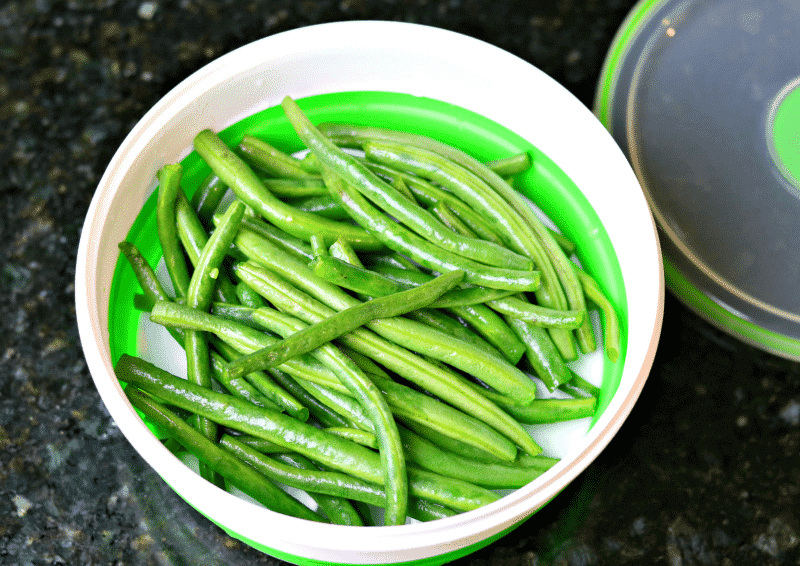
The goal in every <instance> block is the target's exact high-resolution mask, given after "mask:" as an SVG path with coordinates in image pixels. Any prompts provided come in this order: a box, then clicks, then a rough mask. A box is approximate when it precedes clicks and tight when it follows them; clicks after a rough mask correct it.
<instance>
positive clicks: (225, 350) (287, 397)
mask: <svg viewBox="0 0 800 566" xmlns="http://www.w3.org/2000/svg"><path fill="white" fill-rule="evenodd" d="M210 341H211V343H212V344H213V345H214V348H216V350H217V351H218V352H219V353H220V354H221V356H222V358H223V360H222V362H223V365H222V367H221V368H220V372H221V375H220V376H219V379H220V381H221V382H222V383H223V384H226V383H231V382H238V381H241V380H242V379H245V380H246V382H247V383H249V384H250V385H252V386H253V387H255V388H256V390H257V391H258V392H259V393H261V395H263V396H264V397H266V398H267V399H269V401H271V402H272V403H273V404H275V405H276V406H277V409H276V410H278V411H283V412H285V413H286V414H288V415H291V416H293V417H294V418H296V419H297V420H300V421H303V422H305V421H306V420H308V416H309V411H308V409H307V408H306V407H305V405H304V404H303V403H302V402H301V401H300V400H298V399H296V398H295V396H294V395H292V394H291V393H289V392H288V391H286V389H285V388H284V387H281V386H280V385H279V384H278V383H276V382H275V379H274V377H275V375H274V373H271V374H270V375H267V374H266V373H264V372H262V371H253V372H250V373H249V374H247V375H246V376H244V378H241V377H240V378H233V379H231V378H230V377H229V376H228V375H227V374H226V373H225V368H226V367H227V365H228V363H229V362H230V361H231V360H235V359H237V358H238V357H240V356H241V354H240V353H239V352H238V351H237V350H236V349H235V348H233V347H232V346H230V345H229V344H227V343H225V342H223V341H222V340H220V339H219V338H217V337H216V336H213V335H212V337H211V339H210Z"/></svg>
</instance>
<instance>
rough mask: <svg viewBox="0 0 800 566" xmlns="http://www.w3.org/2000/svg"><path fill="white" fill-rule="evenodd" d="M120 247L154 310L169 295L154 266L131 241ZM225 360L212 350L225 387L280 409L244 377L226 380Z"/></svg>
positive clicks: (177, 334)
mask: <svg viewBox="0 0 800 566" xmlns="http://www.w3.org/2000/svg"><path fill="white" fill-rule="evenodd" d="M119 247H120V250H122V252H123V254H124V255H125V257H126V258H127V259H128V261H129V262H130V264H131V266H132V267H133V270H134V274H135V276H136V279H137V280H138V282H139V284H140V286H141V287H142V288H143V289H145V295H146V296H147V298H148V302H149V303H150V307H149V309H148V310H152V307H153V305H154V304H155V301H157V300H164V301H168V300H169V297H168V296H167V294H166V292H165V291H164V288H163V287H162V286H161V283H160V282H159V280H158V278H157V277H156V274H155V272H154V271H153V268H152V267H150V265H149V264H148V263H147V261H146V260H145V259H144V257H142V255H141V253H140V252H139V250H138V248H137V247H136V246H134V245H133V244H131V243H129V242H121V243H120V244H119ZM169 330H170V333H171V334H172V336H173V338H175V340H176V341H177V342H178V343H179V344H180V345H181V346H183V332H182V331H179V330H176V329H169ZM225 362H226V360H225V359H223V358H222V357H221V356H220V354H218V353H217V352H213V351H212V352H211V370H212V372H213V374H214V377H215V378H217V380H218V381H220V383H222V385H223V387H225V388H226V389H227V390H228V391H229V392H230V393H231V394H232V395H236V396H238V397H241V398H242V399H247V400H248V401H250V402H251V403H253V404H255V405H258V406H260V407H264V408H267V409H273V410H280V408H279V407H278V405H276V404H275V403H273V402H272V401H271V400H270V399H269V398H267V397H265V396H264V395H262V394H261V393H260V392H259V391H257V390H255V389H254V388H253V386H252V385H250V384H249V383H248V382H247V381H245V380H243V379H234V380H229V381H228V380H224V379H223V370H224V367H225Z"/></svg>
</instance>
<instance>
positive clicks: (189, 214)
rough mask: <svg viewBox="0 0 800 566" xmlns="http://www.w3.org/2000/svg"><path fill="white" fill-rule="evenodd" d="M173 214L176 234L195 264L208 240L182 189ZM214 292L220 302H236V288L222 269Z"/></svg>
mask: <svg viewBox="0 0 800 566" xmlns="http://www.w3.org/2000/svg"><path fill="white" fill-rule="evenodd" d="M175 214H176V217H177V222H178V236H179V237H180V240H181V243H182V244H183V247H184V249H185V250H186V255H187V256H189V260H190V261H191V262H192V264H194V265H196V264H197V261H198V259H199V258H200V254H201V253H202V251H203V248H204V247H205V245H206V242H208V233H207V232H206V229H205V228H204V227H203V223H202V222H201V221H200V219H199V218H198V216H197V213H195V211H194V209H193V208H192V207H191V205H190V204H189V201H188V200H187V199H186V195H184V194H183V192H182V191H181V192H179V193H178V198H177V200H176V204H175ZM215 294H216V297H217V299H218V300H220V301H222V302H225V303H235V302H236V289H235V287H234V285H233V283H232V282H231V280H230V278H229V277H228V274H227V273H226V272H225V271H224V270H223V271H220V273H219V276H218V277H217V286H216V291H215Z"/></svg>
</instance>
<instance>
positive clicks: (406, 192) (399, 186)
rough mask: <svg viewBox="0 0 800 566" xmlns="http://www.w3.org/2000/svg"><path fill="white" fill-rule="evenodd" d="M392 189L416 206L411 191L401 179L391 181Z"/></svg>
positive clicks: (415, 200)
mask: <svg viewBox="0 0 800 566" xmlns="http://www.w3.org/2000/svg"><path fill="white" fill-rule="evenodd" d="M392 187H394V188H395V189H396V190H397V192H398V193H400V194H401V195H403V196H404V197H405V198H406V200H408V202H410V203H412V204H414V205H416V204H418V203H417V199H415V198H414V193H412V192H411V189H409V188H408V185H406V183H405V181H403V179H401V178H400V177H395V178H394V179H392Z"/></svg>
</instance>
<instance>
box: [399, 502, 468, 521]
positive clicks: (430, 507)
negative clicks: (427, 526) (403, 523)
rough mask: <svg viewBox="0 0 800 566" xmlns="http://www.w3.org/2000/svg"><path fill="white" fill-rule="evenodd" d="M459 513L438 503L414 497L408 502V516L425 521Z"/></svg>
mask: <svg viewBox="0 0 800 566" xmlns="http://www.w3.org/2000/svg"><path fill="white" fill-rule="evenodd" d="M456 514H457V513H456V512H455V511H452V510H450V509H448V508H447V507H445V506H443V505H439V504H438V503H433V502H432V501H426V500H425V499H417V498H416V497H412V498H411V499H409V502H408V516H409V517H413V518H414V519H416V520H418V521H422V522H423V523H426V522H430V521H437V520H439V519H446V518H448V517H454V516H455V515H456Z"/></svg>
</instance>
